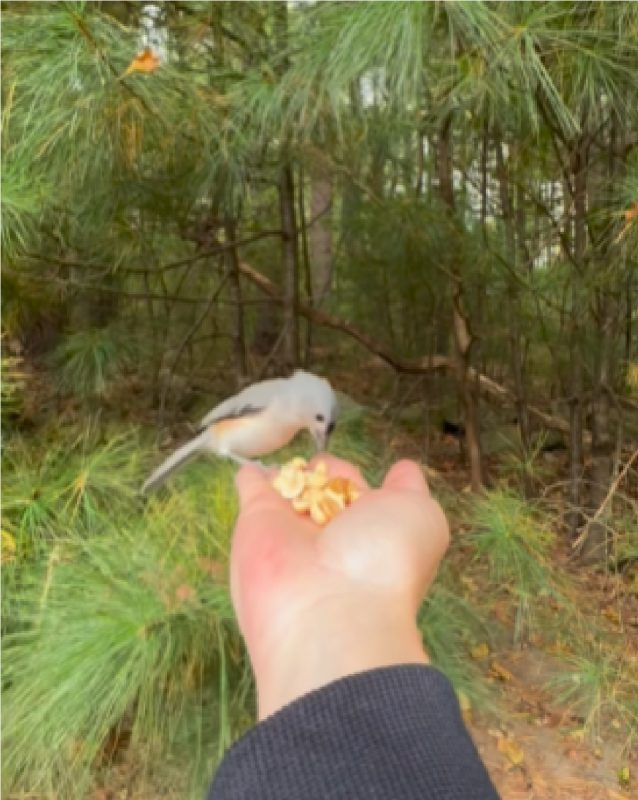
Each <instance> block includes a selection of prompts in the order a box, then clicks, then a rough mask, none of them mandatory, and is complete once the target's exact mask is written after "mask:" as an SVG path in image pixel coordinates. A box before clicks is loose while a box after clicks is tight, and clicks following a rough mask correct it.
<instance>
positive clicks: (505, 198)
mask: <svg viewBox="0 0 638 800" xmlns="http://www.w3.org/2000/svg"><path fill="white" fill-rule="evenodd" d="M495 149H496V174H497V177H498V184H499V192H500V198H501V212H502V215H503V224H504V226H505V240H506V243H507V259H508V261H509V269H510V272H508V276H507V300H508V302H507V317H508V330H509V340H510V361H511V368H512V378H513V380H514V391H515V392H516V415H517V419H518V427H519V431H520V436H521V444H522V446H523V451H524V453H525V456H527V454H528V453H529V451H530V433H529V417H528V414H527V390H526V387H525V379H524V376H523V358H522V353H521V326H520V316H521V307H520V300H519V291H518V282H517V275H516V273H517V270H518V261H519V258H518V248H517V244H516V227H515V226H516V218H515V213H514V205H513V202H512V195H511V191H510V181H509V175H508V172H507V168H506V166H505V158H504V155H503V142H502V140H501V139H500V138H497V139H496V142H495ZM514 153H515V149H514V145H513V144H512V145H511V151H510V162H511V161H513V160H514ZM533 488H534V487H533V485H532V481H531V478H530V475H529V474H528V473H527V471H523V489H524V491H525V496H526V497H531V496H532V493H533Z"/></svg>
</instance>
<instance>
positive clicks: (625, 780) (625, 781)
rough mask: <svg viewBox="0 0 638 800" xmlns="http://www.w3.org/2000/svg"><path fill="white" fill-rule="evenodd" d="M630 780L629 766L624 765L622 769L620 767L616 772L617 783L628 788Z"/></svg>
mask: <svg viewBox="0 0 638 800" xmlns="http://www.w3.org/2000/svg"><path fill="white" fill-rule="evenodd" d="M630 779H631V773H630V771H629V766H628V765H627V764H625V766H624V767H621V768H620V769H619V770H618V783H619V784H620V785H621V786H628V785H629V781H630Z"/></svg>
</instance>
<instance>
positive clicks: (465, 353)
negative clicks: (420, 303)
mask: <svg viewBox="0 0 638 800" xmlns="http://www.w3.org/2000/svg"><path fill="white" fill-rule="evenodd" d="M451 123H452V119H451V116H448V118H447V119H446V120H445V122H444V123H443V126H442V128H441V131H440V134H439V139H438V150H437V171H438V179H439V192H440V193H441V198H442V199H443V202H444V203H445V205H446V206H447V209H448V212H449V219H450V232H451V233H453V234H456V232H457V231H456V224H455V222H454V184H453V177H452V137H451V128H452V125H451ZM450 271H451V273H452V327H453V333H454V350H455V358H454V363H455V373H456V380H457V384H458V390H459V395H460V398H461V406H462V408H463V416H464V422H465V443H466V445H467V452H468V456H469V460H470V474H471V483H472V490H473V491H475V492H477V491H479V490H480V489H481V488H482V486H483V466H482V456H481V440H480V432H479V421H478V401H477V397H476V386H475V385H474V381H472V379H471V377H470V349H471V347H472V341H473V337H472V332H471V329H470V321H469V317H468V315H467V312H466V311H465V308H464V289H463V279H462V275H461V270H460V268H459V266H458V263H456V262H455V261H452V262H451V267H450Z"/></svg>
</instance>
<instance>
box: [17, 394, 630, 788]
mask: <svg viewBox="0 0 638 800" xmlns="http://www.w3.org/2000/svg"><path fill="white" fill-rule="evenodd" d="M374 424H376V423H374V421H373V422H372V423H371V422H370V417H369V415H366V414H364V413H363V412H362V411H361V410H359V409H349V410H348V411H347V412H346V414H344V417H343V419H342V420H341V424H340V425H339V427H338V428H337V431H336V433H335V436H334V438H333V441H332V443H331V451H332V452H333V453H334V454H335V455H338V456H341V457H344V458H348V459H350V460H352V461H354V462H356V463H357V464H359V465H360V466H361V467H362V470H363V472H364V474H365V475H366V476H367V477H368V478H369V479H370V480H371V481H372V482H374V483H376V482H377V481H378V480H379V479H380V477H381V476H382V475H383V473H384V471H385V469H386V468H387V466H388V464H389V463H391V462H392V461H393V460H394V454H393V453H392V452H391V451H389V450H387V449H384V447H383V445H382V444H381V442H382V441H383V437H381V436H379V435H378V432H377V431H375V428H374V427H373V425H374ZM145 440H146V437H145V435H140V432H139V431H136V430H134V429H130V428H129V429H122V428H121V427H120V428H105V427H98V426H97V424H93V423H92V424H89V425H87V426H86V430H84V431H83V432H82V433H81V434H78V433H77V430H74V429H68V430H67V429H64V428H52V429H50V430H42V431H39V434H38V436H37V437H34V438H33V439H28V438H24V437H19V436H16V435H14V436H13V437H10V438H9V440H8V442H7V444H6V447H5V450H4V454H3V458H4V475H3V477H4V487H3V488H4V520H3V528H4V529H6V530H7V531H8V532H9V533H10V534H11V536H12V537H13V538H14V540H15V543H16V549H15V552H14V553H13V554H12V557H11V559H10V560H9V561H8V562H7V563H5V564H4V565H3V567H2V570H3V589H4V591H3V597H2V606H3V633H4V650H3V655H4V671H3V693H4V699H3V704H4V707H3V711H4V714H3V729H2V737H3V767H4V769H3V776H2V777H3V787H4V790H5V791H6V792H7V794H9V793H16V794H17V795H18V796H19V793H20V792H22V793H36V794H38V795H41V796H43V797H47V796H51V797H53V796H55V797H64V798H69V800H75V798H78V799H79V798H82V797H86V796H88V794H89V792H90V790H91V787H92V786H94V785H95V782H96V781H98V780H101V779H102V777H104V776H103V775H102V773H104V771H105V770H106V771H107V774H106V776H105V777H104V779H105V780H106V781H107V782H108V769H109V765H108V763H106V762H105V756H104V745H105V742H106V741H107V740H108V739H109V737H112V733H113V731H114V730H118V729H120V730H122V731H124V732H125V733H126V734H127V735H130V743H129V745H128V756H127V757H128V758H129V759H130V760H131V762H132V763H134V764H135V765H136V768H137V769H139V771H140V774H141V775H142V776H146V777H148V780H149V785H151V786H157V785H159V784H158V782H159V783H161V784H162V785H163V786H165V787H169V786H170V791H171V792H173V793H174V796H175V797H180V798H189V797H193V798H195V797H197V798H199V797H201V796H202V795H203V792H204V787H205V785H206V783H207V781H208V780H209V779H210V776H211V774H212V772H213V770H214V768H215V765H216V763H217V762H218V760H219V758H220V757H221V755H222V754H223V752H224V749H225V748H226V747H227V746H228V744H229V743H230V742H232V741H233V740H235V739H236V738H237V737H238V736H239V735H240V734H241V733H242V732H243V731H245V730H246V729H247V728H248V727H249V726H250V725H251V724H252V722H253V720H254V696H253V685H252V678H251V674H250V669H249V664H248V660H247V657H246V654H245V651H244V647H243V643H242V640H241V637H240V635H239V632H238V629H237V625H236V622H235V618H234V614H233V610H232V605H231V602H230V596H229V589H228V577H227V571H228V570H227V567H228V558H229V549H230V538H231V535H232V530H233V526H234V522H235V517H236V513H237V500H236V496H235V490H234V486H233V477H234V474H235V470H236V468H235V466H234V465H233V464H232V463H230V462H227V461H221V460H219V459H214V458H202V459H199V460H197V461H195V462H193V463H191V464H189V465H188V467H187V468H186V469H184V470H183V471H181V472H180V473H178V474H177V475H176V476H175V477H174V478H173V479H172V480H171V481H169V483H168V484H167V486H165V487H163V488H162V490H161V491H159V492H157V493H155V494H153V495H151V496H150V497H148V498H143V497H141V496H140V494H139V487H140V486H141V483H142V481H143V479H144V478H145V477H146V475H147V474H148V472H149V471H150V469H151V468H152V466H154V465H155V464H156V463H157V462H158V461H159V460H160V458H161V454H158V453H153V452H150V451H149V449H148V448H147V447H146V446H145V445H144V441H145ZM293 453H295V454H305V455H307V456H309V455H311V454H312V445H311V443H310V441H309V439H305V438H302V439H300V440H299V441H297V442H295V443H293V444H292V445H291V446H290V447H289V448H287V449H286V450H285V451H283V452H282V453H280V454H278V455H277V456H275V457H273V458H272V459H271V460H272V461H277V462H281V461H283V460H285V459H287V458H289V457H291V456H292V454H293ZM436 493H437V495H438V496H439V497H441V499H442V500H443V501H444V503H445V502H446V501H447V503H446V504H447V505H448V507H449V508H450V509H451V510H452V513H453V516H454V517H455V518H456V519H457V521H458V520H459V519H463V520H464V522H465V523H466V524H469V525H470V526H471V532H470V533H469V534H468V535H465V536H461V537H458V536H456V537H454V541H453V544H452V548H451V551H450V554H449V556H448V558H447V559H446V562H445V563H444V566H443V569H442V571H441V574H440V576H439V578H438V579H437V582H436V584H435V586H434V587H433V590H432V591H431V593H430V595H429V597H428V599H427V601H426V603H425V604H424V605H423V608H422V609H421V613H420V615H419V624H420V627H421V630H422V631H423V636H424V641H425V645H426V647H427V650H428V652H429V654H430V657H431V659H432V662H433V664H434V665H435V666H438V667H439V668H440V669H441V670H442V671H443V672H444V673H445V674H446V675H447V676H448V677H449V678H450V680H451V681H452V683H453V684H454V686H455V688H456V689H457V691H458V692H459V693H460V694H462V695H464V696H465V698H467V699H469V700H470V702H471V705H472V707H479V706H486V705H490V704H491V703H492V695H491V693H490V691H489V690H488V688H487V683H486V682H485V680H484V679H483V677H482V672H481V667H480V665H479V664H477V663H476V662H475V661H474V660H473V659H472V658H470V657H469V653H470V650H471V648H472V647H473V646H474V645H475V644H477V643H479V642H482V641H493V640H494V636H495V627H494V623H493V620H491V619H490V616H489V615H490V612H491V602H492V599H493V596H498V597H499V598H500V599H501V601H502V600H503V599H504V601H505V602H506V603H509V605H510V607H514V608H515V613H516V616H517V625H518V635H520V634H521V631H522V628H523V627H524V626H528V627H529V625H530V624H531V617H532V615H534V614H538V615H540V614H541V613H542V606H543V604H546V603H547V601H548V600H552V601H553V602H558V600H559V599H560V591H559V589H560V584H559V582H558V581H557V579H556V575H555V570H554V569H553V567H552V564H551V556H550V551H551V546H552V543H553V537H552V535H551V533H550V532H549V530H548V528H547V525H546V520H545V519H544V518H543V516H542V513H541V510H540V509H534V508H532V507H531V506H530V505H529V504H527V503H525V502H524V501H523V500H521V499H520V498H519V497H517V496H516V495H514V494H512V493H506V492H493V493H490V494H487V495H485V496H483V497H482V498H479V499H478V500H476V501H465V500H464V501H463V504H462V505H461V504H459V498H458V494H456V493H455V494H451V493H450V492H449V491H448V492H446V490H445V486H444V485H442V486H441V487H437V492H436ZM468 577H469V578H471V579H470V580H468ZM478 587H480V589H479V588H478ZM476 591H479V592H480V594H479V596H475V592H476ZM574 618H576V617H574ZM561 619H562V618H561ZM561 619H559V620H557V621H556V624H557V625H560V623H561ZM566 619H567V618H566V617H565V620H566ZM565 620H563V621H565ZM569 624H571V623H569ZM583 628H584V626H583V624H582V621H581V622H580V623H579V627H578V630H581V631H582V630H583ZM574 630H576V628H574ZM309 635H312V634H311V633H309ZM606 669H607V672H604V677H603V678H601V679H600V681H599V684H600V687H599V688H600V692H599V695H597V696H600V697H602V696H603V695H604V696H607V695H606V694H605V693H608V692H609V691H610V690H613V691H614V692H616V693H617V692H618V686H619V684H618V681H615V680H612V679H611V678H609V677H608V675H609V674H610V673H609V667H607V668H606ZM581 673H583V669H581ZM592 681H593V679H589V678H587V679H586V677H583V678H582V680H581V683H580V684H579V685H580V686H581V688H583V687H584V688H587V687H594V688H590V689H588V690H589V691H590V694H591V693H594V692H595V691H597V690H596V688H595V684H594V683H593V682H592ZM573 685H575V684H572V683H569V681H568V682H567V684H561V686H557V688H556V691H559V692H564V691H565V689H566V687H567V688H568V689H571V690H572V694H573V691H575V690H573ZM572 694H568V695H565V697H566V699H567V700H568V701H569V700H570V699H571V697H572ZM622 709H623V713H624V714H625V717H623V719H625V718H628V716H629V715H630V705H629V703H628V701H627V702H625V701H623V705H622Z"/></svg>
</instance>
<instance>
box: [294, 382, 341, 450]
mask: <svg viewBox="0 0 638 800" xmlns="http://www.w3.org/2000/svg"><path fill="white" fill-rule="evenodd" d="M290 381H291V383H292V387H293V391H294V394H295V397H296V398H298V403H299V414H300V417H299V421H300V423H301V425H302V427H304V428H306V429H307V430H308V431H309V432H310V434H311V436H312V438H313V439H314V440H315V445H316V447H317V450H318V451H321V450H325V449H326V445H327V444H328V439H329V438H330V434H331V433H332V431H333V430H334V428H335V425H336V422H337V413H338V409H337V398H336V396H335V393H334V392H333V390H332V387H331V386H330V384H329V383H328V381H327V380H325V378H320V377H319V376H318V375H313V374H312V373H311V372H304V371H303V370H297V372H295V373H294V375H293V376H292V377H291V378H290Z"/></svg>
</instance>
